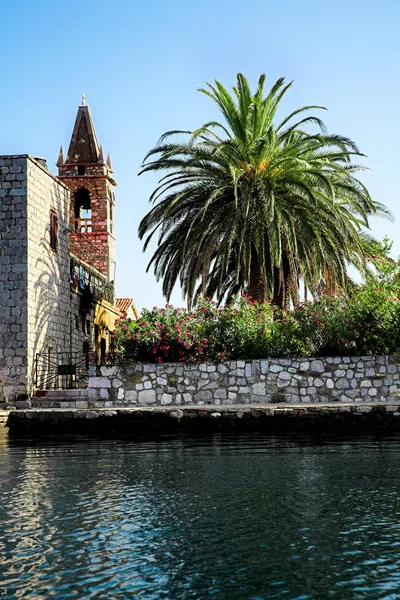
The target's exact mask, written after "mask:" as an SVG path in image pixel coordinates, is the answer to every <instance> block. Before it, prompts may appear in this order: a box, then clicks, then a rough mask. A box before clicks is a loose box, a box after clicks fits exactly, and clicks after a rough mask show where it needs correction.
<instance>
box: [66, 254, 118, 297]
mask: <svg viewBox="0 0 400 600" xmlns="http://www.w3.org/2000/svg"><path fill="white" fill-rule="evenodd" d="M70 281H71V284H72V285H73V286H74V287H75V288H76V289H78V290H81V291H82V290H84V289H90V291H91V292H92V294H93V296H94V299H95V300H97V301H101V300H106V301H107V302H109V303H110V304H114V302H115V289H114V282H109V281H108V280H107V277H106V276H105V275H103V273H101V272H100V271H98V270H97V269H96V268H94V267H93V266H91V265H89V264H88V263H86V262H84V261H82V260H81V259H79V258H77V257H76V256H74V255H72V254H71V264H70Z"/></svg>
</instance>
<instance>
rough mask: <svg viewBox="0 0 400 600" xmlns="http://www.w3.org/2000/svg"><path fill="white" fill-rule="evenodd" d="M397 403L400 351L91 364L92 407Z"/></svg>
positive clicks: (90, 390) (399, 385) (399, 379)
mask: <svg viewBox="0 0 400 600" xmlns="http://www.w3.org/2000/svg"><path fill="white" fill-rule="evenodd" d="M396 400H398V401H400V355H396V356H376V357H373V356H366V357H332V358H323V359H314V358H299V359H292V360H290V359H271V360H251V361H250V360H248V361H245V360H235V361H229V362H225V363H220V364H198V365H182V364H171V363H170V364H161V365H155V364H132V365H122V366H104V367H98V368H97V369H96V368H95V367H91V376H90V377H89V404H90V406H92V407H119V406H121V407H123V406H149V405H163V406H165V405H174V406H179V405H190V404H196V405H206V404H216V405H229V404H268V403H277V402H290V403H297V404H298V403H312V402H375V401H380V402H382V401H391V402H393V401H396Z"/></svg>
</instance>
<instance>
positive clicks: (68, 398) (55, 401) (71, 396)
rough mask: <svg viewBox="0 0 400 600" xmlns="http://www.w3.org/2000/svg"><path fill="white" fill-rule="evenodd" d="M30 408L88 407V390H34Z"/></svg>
mask: <svg viewBox="0 0 400 600" xmlns="http://www.w3.org/2000/svg"><path fill="white" fill-rule="evenodd" d="M31 405H32V408H89V407H90V404H89V390H87V389H85V390H45V391H36V393H35V395H34V396H33V397H32V398H31Z"/></svg>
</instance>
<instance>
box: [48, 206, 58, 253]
mask: <svg viewBox="0 0 400 600" xmlns="http://www.w3.org/2000/svg"><path fill="white" fill-rule="evenodd" d="M50 248H51V249H52V250H53V251H54V252H57V248H58V217H57V213H56V212H55V211H54V210H51V211H50Z"/></svg>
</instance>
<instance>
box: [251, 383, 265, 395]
mask: <svg viewBox="0 0 400 600" xmlns="http://www.w3.org/2000/svg"><path fill="white" fill-rule="evenodd" d="M251 393H252V394H256V395H260V396H265V384H264V383H253V385H252V387H251Z"/></svg>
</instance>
